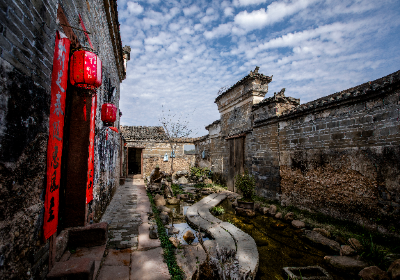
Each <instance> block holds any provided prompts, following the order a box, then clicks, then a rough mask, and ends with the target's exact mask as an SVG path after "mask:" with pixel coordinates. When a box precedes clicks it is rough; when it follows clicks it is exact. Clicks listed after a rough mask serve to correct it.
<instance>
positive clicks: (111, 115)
mask: <svg viewBox="0 0 400 280" xmlns="http://www.w3.org/2000/svg"><path fill="white" fill-rule="evenodd" d="M101 120H102V121H103V123H104V125H106V126H113V125H114V122H115V121H116V120H117V107H116V106H115V105H114V104H110V103H104V104H103V106H101Z"/></svg>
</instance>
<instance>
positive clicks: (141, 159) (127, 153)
mask: <svg viewBox="0 0 400 280" xmlns="http://www.w3.org/2000/svg"><path fill="white" fill-rule="evenodd" d="M129 149H136V150H140V174H132V176H133V175H143V151H144V149H145V147H127V149H126V176H127V177H129V175H130V174H129V157H128V156H129Z"/></svg>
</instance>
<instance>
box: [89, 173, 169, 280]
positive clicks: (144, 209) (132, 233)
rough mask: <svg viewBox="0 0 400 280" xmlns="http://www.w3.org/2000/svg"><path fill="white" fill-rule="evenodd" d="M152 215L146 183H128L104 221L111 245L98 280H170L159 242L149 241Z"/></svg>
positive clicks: (115, 197)
mask: <svg viewBox="0 0 400 280" xmlns="http://www.w3.org/2000/svg"><path fill="white" fill-rule="evenodd" d="M149 211H150V202H149V199H148V197H147V194H146V190H145V185H144V183H143V179H129V178H128V179H126V182H125V184H124V185H121V186H119V187H118V189H117V191H116V193H115V195H114V197H113V199H112V201H111V203H110V205H109V206H108V208H107V210H106V212H105V213H104V215H103V217H102V220H101V221H102V222H107V223H108V224H109V232H108V236H109V242H108V254H107V256H105V257H103V259H102V265H101V268H100V272H99V273H98V275H97V278H96V279H97V280H106V279H112V280H158V279H160V280H164V279H165V280H167V279H170V275H169V272H168V267H167V264H166V263H164V258H163V256H162V248H161V244H160V241H159V240H158V239H149V224H148V212H149Z"/></svg>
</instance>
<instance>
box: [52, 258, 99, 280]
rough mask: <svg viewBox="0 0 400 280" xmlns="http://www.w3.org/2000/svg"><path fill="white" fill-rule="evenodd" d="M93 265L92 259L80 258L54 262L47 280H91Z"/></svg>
mask: <svg viewBox="0 0 400 280" xmlns="http://www.w3.org/2000/svg"><path fill="white" fill-rule="evenodd" d="M94 267H95V263H94V260H93V259H89V258H80V259H71V260H68V261H65V262H56V263H55V264H54V267H53V268H52V269H51V271H50V273H49V274H47V279H48V280H93V275H94Z"/></svg>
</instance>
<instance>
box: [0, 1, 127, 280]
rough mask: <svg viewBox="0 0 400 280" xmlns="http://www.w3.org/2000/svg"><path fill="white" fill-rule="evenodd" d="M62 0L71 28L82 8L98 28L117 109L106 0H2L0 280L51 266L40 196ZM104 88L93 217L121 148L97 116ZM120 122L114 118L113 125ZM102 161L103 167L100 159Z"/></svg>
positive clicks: (39, 274)
mask: <svg viewBox="0 0 400 280" xmlns="http://www.w3.org/2000/svg"><path fill="white" fill-rule="evenodd" d="M110 3H112V4H113V3H114V1H110ZM59 4H60V5H61V7H62V8H63V10H64V12H65V15H66V17H67V19H68V21H69V23H70V25H71V26H74V27H78V28H81V26H80V23H79V17H78V14H81V16H82V19H83V21H84V23H85V25H86V28H87V29H88V30H91V31H96V32H93V33H92V34H91V35H90V38H91V41H92V43H93V46H94V48H95V49H96V51H98V55H99V57H100V59H101V60H102V62H103V69H104V70H105V71H104V73H105V75H104V76H103V77H104V78H106V77H107V78H109V79H110V80H111V83H112V84H113V86H116V88H117V94H116V96H115V97H114V100H113V101H112V102H114V104H115V105H117V107H118V102H119V83H120V77H119V75H120V70H119V69H117V65H116V64H117V63H118V62H117V61H116V59H117V57H116V56H115V55H114V50H113V46H112V43H111V40H112V39H111V35H110V33H109V28H108V23H107V19H106V12H105V7H104V1H101V0H89V1H72V0H62V1H54V0H43V1H30V0H24V1H22V0H13V1H5V0H0V33H1V36H0V79H1V83H0V92H1V94H0V184H1V189H0V260H1V262H0V278H1V279H44V278H45V276H46V274H47V271H48V267H47V264H48V256H49V254H48V250H49V243H48V242H44V241H43V235H42V228H43V215H44V207H43V202H44V198H45V178H46V153H47V140H48V134H49V127H48V123H49V111H50V89H51V72H52V63H53V52H54V41H55V34H56V30H60V31H63V27H62V26H61V25H59V24H57V22H56V19H57V9H58V5H59ZM75 33H76V36H77V39H76V40H77V41H79V42H81V43H82V42H84V41H85V35H84V33H83V32H78V31H77V32H75ZM103 84H104V82H103ZM105 93H106V89H105V88H104V85H103V86H102V87H101V88H100V89H99V90H98V92H97V94H98V97H99V99H98V108H97V122H96V140H95V153H96V159H95V165H96V171H95V180H94V185H95V188H94V195H95V199H94V201H93V203H92V204H91V206H90V209H89V211H90V212H92V213H93V212H96V213H97V215H100V212H101V211H103V210H104V203H105V202H106V201H108V200H109V198H110V193H111V192H110V191H111V189H112V188H115V186H116V182H118V180H117V178H116V177H115V174H117V175H118V174H119V171H118V164H116V163H117V162H118V161H117V154H116V153H115V150H114V149H116V151H118V144H117V143H119V142H118V141H119V135H111V136H110V135H109V137H108V140H106V139H105V138H106V134H107V132H106V131H105V130H104V128H103V124H102V123H101V121H100V110H101V105H102V104H103V103H104V102H105V100H104V98H105V95H106V94H105ZM118 122H119V118H118V119H117V123H116V125H118ZM108 133H109V134H111V133H110V132H108ZM117 140H118V141H117ZM107 160H108V162H107V164H108V165H107V169H105V168H104V163H103V161H107ZM110 167H111V168H110ZM114 170H115V173H114ZM105 199H106V200H105Z"/></svg>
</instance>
